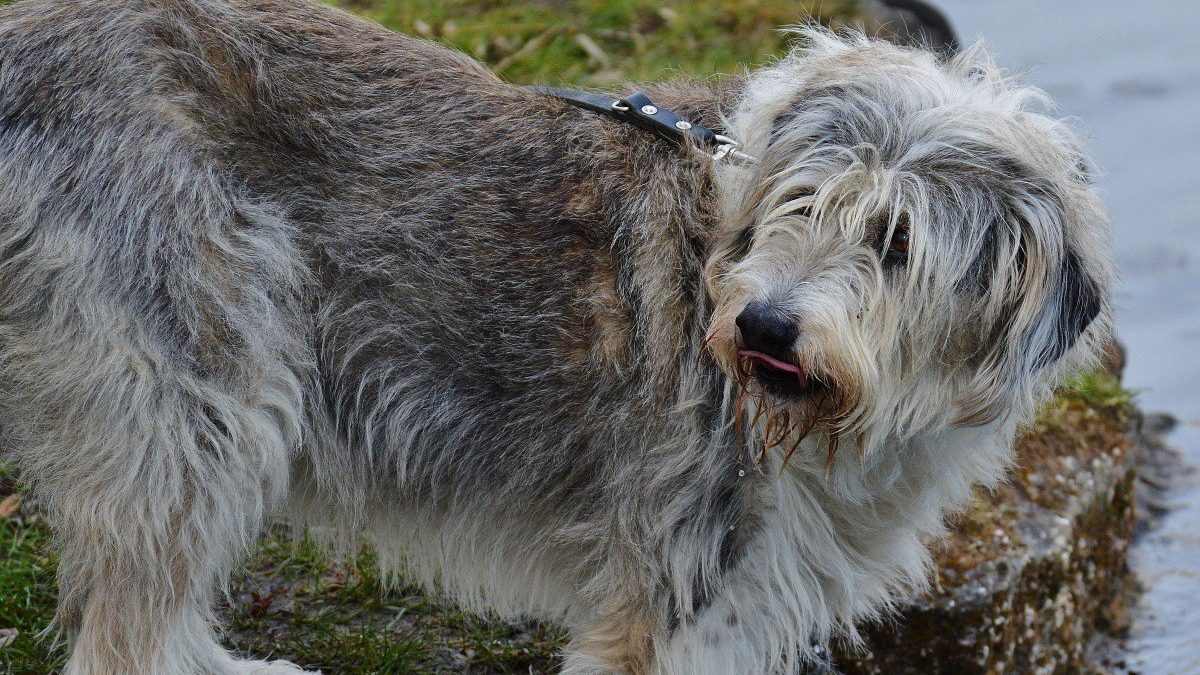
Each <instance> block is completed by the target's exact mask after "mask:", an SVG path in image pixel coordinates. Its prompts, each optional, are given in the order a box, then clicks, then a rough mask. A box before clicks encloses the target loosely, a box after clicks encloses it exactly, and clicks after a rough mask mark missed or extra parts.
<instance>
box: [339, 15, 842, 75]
mask: <svg viewBox="0 0 1200 675" xmlns="http://www.w3.org/2000/svg"><path fill="white" fill-rule="evenodd" d="M327 1H328V2H330V3H331V4H336V5H339V6H342V7H345V8H347V9H351V10H353V11H356V12H358V13H360V14H362V15H364V16H367V17H369V18H371V19H373V20H375V21H378V22H379V23H381V24H383V25H385V26H387V27H389V28H392V29H394V30H397V31H401V32H405V33H411V34H415V35H423V36H425V37H430V38H433V39H436V40H440V41H443V42H446V43H448V44H450V45H453V46H454V47H456V48H458V49H461V50H462V51H464V52H467V53H468V54H471V55H473V56H475V57H476V58H479V59H481V60H483V61H485V62H486V63H488V64H490V65H491V66H493V67H494V68H496V69H497V70H498V71H499V72H500V74H501V75H503V76H504V77H505V78H507V79H510V80H512V81H515V82H522V83H527V82H541V83H549V84H558V83H575V84H584V85H595V86H602V85H604V84H609V83H612V82H615V81H621V80H641V81H644V80H655V79H661V78H663V77H664V76H665V75H669V74H690V75H696V76H701V77H705V76H708V75H711V74H713V73H717V72H737V71H739V69H740V68H741V67H742V66H745V65H755V64H760V63H762V62H764V61H767V60H769V59H771V58H772V57H774V56H776V55H778V54H780V53H782V52H783V51H784V50H785V48H786V43H787V39H788V38H787V36H786V35H785V34H784V33H782V32H780V31H779V28H780V27H782V26H788V25H795V24H798V23H801V22H803V21H807V20H810V19H818V20H821V21H825V22H830V21H846V20H849V19H850V18H851V17H852V16H853V15H854V14H855V7H856V5H857V3H856V2H854V0H712V1H711V2H679V1H675V2H671V1H669V0H668V1H667V2H653V1H651V0H540V1H537V2H515V1H513V0H447V1H442V2H439V1H437V0H375V1H362V0H340V1H338V0H327ZM585 45H586V48H585ZM589 49H590V53H589Z"/></svg>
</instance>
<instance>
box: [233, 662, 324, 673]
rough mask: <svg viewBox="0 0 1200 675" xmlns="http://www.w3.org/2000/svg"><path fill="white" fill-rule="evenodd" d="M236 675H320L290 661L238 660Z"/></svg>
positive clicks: (317, 671) (316, 671)
mask: <svg viewBox="0 0 1200 675" xmlns="http://www.w3.org/2000/svg"><path fill="white" fill-rule="evenodd" d="M237 673H238V675H321V671H319V670H305V669H303V668H301V667H300V666H297V665H296V664H294V663H292V662H290V661H239V662H238V664H237Z"/></svg>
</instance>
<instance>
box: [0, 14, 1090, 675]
mask: <svg viewBox="0 0 1200 675" xmlns="http://www.w3.org/2000/svg"><path fill="white" fill-rule="evenodd" d="M806 40H807V43H808V44H809V45H810V46H809V47H808V48H806V49H803V50H799V51H797V52H796V53H795V54H793V55H791V56H789V57H787V58H786V59H784V60H782V61H781V62H779V63H777V64H775V65H773V66H771V67H768V68H766V69H764V70H761V71H758V72H755V73H752V74H749V75H748V76H747V77H745V78H730V79H726V80H722V81H718V82H704V83H699V82H677V83H673V84H667V85H659V86H655V87H651V88H650V92H651V94H652V96H653V97H654V98H655V99H656V100H658V101H660V102H661V103H663V104H665V105H667V106H670V107H671V108H673V109H675V110H676V111H678V112H680V113H682V114H684V115H686V116H690V117H692V118H694V119H695V120H698V121H701V122H703V123H705V124H708V125H710V126H713V127H716V128H721V129H724V130H726V131H728V132H730V133H733V134H736V135H737V136H739V137H741V138H742V139H743V140H744V141H745V143H746V149H747V151H749V152H750V153H751V154H754V155H756V156H758V157H759V158H760V159H761V162H760V163H759V164H758V165H755V166H739V165H734V164H721V165H719V166H714V165H713V164H712V163H711V162H710V161H709V160H708V158H707V157H706V156H705V155H704V154H702V153H699V152H691V151H685V150H681V149H680V148H677V147H675V146H673V145H671V144H670V143H668V142H665V141H661V140H658V139H655V138H652V137H649V136H648V135H647V134H646V133H645V132H642V131H639V130H637V129H635V128H633V127H631V126H629V125H622V124H620V123H617V122H614V121H611V120H607V119H603V118H601V117H599V116H596V115H594V114H589V113H586V112H582V111H580V110H578V109H575V108H572V107H570V106H568V105H565V104H563V103H561V102H558V101H555V100H552V99H550V98H548V97H546V96H543V95H540V94H536V93H532V92H530V91H527V90H523V89H521V88H518V87H514V86H510V85H507V84H505V83H502V82H501V81H499V80H498V79H497V78H496V77H495V76H494V75H492V74H491V73H489V72H488V71H487V70H486V69H485V68H484V67H483V66H481V65H479V64H478V63H476V62H474V61H472V60H471V59H469V58H467V57H466V56H464V55H462V54H459V53H456V52H453V51H450V50H448V49H446V48H444V47H441V46H437V45H434V44H431V43H428V42H424V41H420V40H416V39H412V38H408V37H404V36H400V35H396V34H393V33H390V32H388V31H385V30H383V29H382V28H380V27H378V26H375V25H372V24H369V23H366V22H364V21H362V20H359V19H356V18H354V17H352V16H351V15H349V14H347V13H344V12H341V11H338V10H335V9H331V8H329V7H325V6H320V5H317V4H312V3H292V2H282V1H272V0H261V1H251V0H234V1H232V2H220V1H217V0H193V1H191V2H183V1H182V0H119V1H114V2H103V3H72V2H63V1H60V2H51V1H47V0H22V1H19V2H17V3H16V4H15V5H13V6H11V7H8V8H5V9H4V10H3V12H2V14H0V157H2V158H3V159H2V160H0V428H2V429H3V432H4V435H5V447H6V452H7V453H8V454H9V456H11V457H12V458H14V459H15V460H16V462H17V463H18V465H19V466H20V467H21V469H22V471H23V474H24V475H25V476H26V477H27V478H28V479H30V480H31V481H32V482H33V484H34V485H35V487H36V489H37V490H38V491H39V492H40V493H41V494H42V495H44V496H45V504H46V507H47V510H48V517H49V519H50V521H51V522H52V523H53V525H54V527H55V531H56V536H57V543H58V547H59V551H60V553H61V565H60V567H59V578H58V582H59V590H60V607H59V613H58V620H57V624H58V626H59V627H60V628H61V629H62V630H63V631H64V634H65V635H66V636H67V637H68V638H69V640H70V642H71V649H72V655H71V658H70V662H69V664H68V666H67V670H66V672H67V673H69V674H70V675H82V674H84V673H111V672H136V673H161V674H180V673H247V672H262V673H267V672H280V673H283V672H295V671H294V669H293V668H292V667H291V666H290V665H288V664H284V663H278V662H277V663H274V664H266V663H263V662H246V661H237V660H235V659H234V658H232V657H231V656H230V655H228V654H227V653H226V652H225V651H224V650H222V649H221V648H220V647H219V646H218V645H217V643H216V641H215V640H214V636H213V627H212V624H213V614H212V611H211V607H212V605H213V602H214V601H215V600H216V599H217V598H218V597H219V595H220V593H221V589H223V588H224V586H225V583H226V581H227V579H228V575H229V573H230V570H231V569H232V568H233V567H234V565H235V564H236V561H237V560H238V557H239V556H240V555H241V554H242V553H243V552H244V551H245V550H246V548H247V547H248V546H250V545H251V544H252V543H253V542H254V539H255V537H256V535H257V534H258V533H259V531H260V529H261V528H262V526H263V524H264V522H265V521H266V519H267V518H269V517H271V516H273V515H276V514H283V515H286V516H288V517H290V518H291V519H292V520H294V521H295V522H297V523H299V524H301V525H305V526H308V527H309V528H311V530H312V531H313V532H314V533H316V534H318V535H321V536H323V537H324V538H325V539H326V540H328V541H329V542H330V543H331V545H334V546H337V545H341V546H350V545H353V544H354V543H355V542H358V541H362V540H367V541H370V542H372V543H373V544H374V545H375V546H376V547H377V548H378V550H379V552H380V560H381V562H382V564H383V565H384V567H385V569H387V570H389V571H400V572H403V573H404V574H407V575H409V576H410V577H411V578H414V579H417V580H419V581H421V582H423V583H425V584H426V585H427V586H428V587H430V588H434V589H439V590H442V591H445V592H446V593H448V594H449V595H451V596H452V597H453V598H455V599H456V600H457V601H458V602H460V603H462V605H463V606H465V607H467V608H470V609H473V610H477V611H487V612H494V613H498V614H501V615H504V616H517V615H531V616H537V617H541V618H545V619H549V620H554V621H560V622H563V623H564V624H565V625H567V626H568V627H569V628H570V629H571V630H572V635H573V638H572V642H571V644H570V645H569V647H568V648H567V651H566V655H565V663H564V671H565V672H569V673H599V672H612V671H626V672H645V673H699V672H711V673H728V672H747V673H749V672H762V673H785V672H792V671H794V670H796V669H797V668H800V667H801V666H802V664H803V663H805V662H806V661H808V660H810V659H812V658H815V656H814V654H815V653H814V651H813V646H814V645H819V644H822V643H824V642H826V641H827V640H829V639H830V638H831V637H833V636H835V635H846V636H851V637H852V636H853V634H854V624H855V622H856V621H859V620H862V619H865V618H869V617H873V616H878V615H879V614H880V612H881V611H883V610H884V609H885V608H886V607H887V606H888V604H889V603H890V602H891V601H892V599H893V598H895V597H897V594H898V593H900V592H902V591H905V590H910V589H913V588H920V587H921V586H923V584H924V583H925V569H926V565H927V561H928V555H927V552H926V549H925V546H924V544H923V543H922V542H923V537H925V536H927V535H931V534H936V533H938V532H940V531H941V529H942V518H943V515H944V514H945V513H946V512H947V511H948V510H950V509H952V508H955V507H956V506H958V505H960V504H962V503H963V502H964V500H965V499H966V498H967V497H968V495H969V491H970V488H971V486H972V485H974V484H976V483H979V482H985V483H986V482H991V481H994V480H996V479H997V478H998V477H999V476H1000V475H1001V473H1002V470H1003V468H1004V466H1005V463H1006V462H1007V461H1008V458H1009V457H1010V452H1011V445H1012V440H1013V434H1014V432H1015V429H1016V428H1017V425H1018V424H1019V423H1020V422H1022V421H1023V420H1026V419H1028V417H1029V415H1031V413H1032V411H1033V409H1034V406H1035V405H1036V404H1037V402H1038V401H1039V400H1041V399H1042V398H1044V396H1045V395H1046V393H1047V392H1048V391H1049V386H1050V385H1051V384H1052V383H1053V382H1054V381H1055V378H1056V377H1057V374H1058V373H1059V372H1061V371H1063V370H1065V369H1069V368H1070V367H1073V365H1075V364H1077V363H1080V362H1082V360H1084V359H1086V358H1087V356H1088V355H1089V354H1090V353H1091V351H1092V345H1093V344H1094V342H1095V341H1096V340H1097V339H1099V338H1102V337H1103V336H1104V335H1105V334H1106V332H1107V326H1108V313H1109V309H1108V296H1109V288H1110V285H1111V279H1112V271H1111V263H1110V261H1109V243H1108V237H1109V232H1108V224H1107V216H1106V214H1105V213H1104V211H1103V209H1102V207H1101V206H1100V205H1099V202H1098V201H1097V200H1096V197H1095V194H1094V192H1093V191H1092V189H1091V187H1090V186H1089V185H1088V184H1087V183H1086V181H1085V180H1084V177H1083V176H1082V175H1081V174H1080V171H1079V169H1078V167H1079V166H1080V164H1079V162H1080V155H1079V151H1078V149H1077V148H1076V144H1075V142H1074V139H1073V137H1072V135H1071V134H1070V132H1069V131H1068V130H1067V129H1066V127H1065V126H1063V125H1062V124H1060V123H1059V122H1057V121H1055V120H1053V119H1051V118H1050V117H1047V116H1046V115H1043V114H1041V113H1038V112H1035V111H1033V110H1031V109H1030V106H1029V104H1030V101H1031V100H1032V99H1036V94H1035V93H1034V92H1033V91H1032V90H1030V89H1028V88H1026V87H1024V86H1022V85H1020V84H1017V83H1012V82H1009V81H1007V80H1005V79H1003V78H1001V77H1000V75H999V74H998V73H997V72H996V70H995V68H994V66H992V65H991V63H990V62H989V61H988V60H987V59H986V57H985V56H984V55H982V54H981V53H979V52H977V51H976V52H972V53H970V54H968V55H966V56H963V57H960V58H959V59H957V60H955V61H953V62H952V63H950V64H949V65H945V64H941V63H939V62H938V61H937V60H936V59H935V57H933V56H932V55H929V54H926V53H923V52H919V51H913V50H904V49H900V48H896V47H892V46H888V45H884V44H880V43H874V42H869V41H866V40H865V39H862V38H858V37H854V36H848V37H836V36H833V35H831V34H827V33H821V32H810V33H809V34H808V35H807V38H806ZM798 187H800V188H803V187H809V188H815V191H811V192H810V193H803V192H802V193H801V196H800V197H799V198H798V199H799V200H800V202H796V199H795V198H793V197H791V196H790V195H795V194H797V193H796V192H795V189H796V188H798ZM792 202H795V203H792ZM801 202H802V203H801ZM800 206H806V207H809V208H811V209H812V211H811V213H812V215H811V217H802V216H798V215H796V209H797V208H799V207H800ZM901 214H905V215H906V216H907V217H908V218H910V220H911V222H912V223H913V228H914V252H913V256H914V257H913V260H912V263H911V265H910V266H909V268H908V272H907V273H895V272H894V271H893V272H885V271H884V270H883V269H882V268H881V267H880V263H879V258H878V255H877V251H876V249H874V248H873V244H871V243H870V242H871V241H872V240H871V236H877V235H878V232H875V231H873V230H871V228H872V227H874V228H875V229H876V230H878V229H879V228H880V227H882V228H883V229H884V230H885V231H889V228H891V227H894V226H895V223H896V222H898V219H899V218H900V216H901ZM871 224H874V225H871ZM872 232H874V233H873V234H872ZM869 234H870V236H868V235H869ZM758 296H763V297H770V298H771V299H772V300H773V301H776V302H778V303H780V305H781V306H783V307H786V308H788V311H791V312H793V313H794V314H795V315H796V316H797V317H801V318H802V319H803V321H804V325H805V331H806V332H805V335H806V338H805V339H804V340H803V341H802V342H803V343H802V344H798V345H797V351H796V358H797V360H798V361H799V362H802V363H805V364H806V365H807V366H809V367H811V368H813V369H814V372H819V373H821V374H822V376H824V377H827V378H829V380H830V381H831V382H834V383H836V385H837V389H836V391H837V395H838V405H835V406H831V407H822V406H819V407H817V408H803V409H801V408H796V407H789V406H787V405H784V404H782V403H780V402H772V401H770V400H769V399H766V398H763V397H761V396H757V395H756V394H755V393H754V391H753V386H752V383H751V382H749V381H748V380H747V379H746V378H745V377H744V375H745V373H744V371H743V370H739V366H738V364H737V360H736V343H737V336H736V332H735V331H733V329H732V325H733V322H732V317H734V316H736V314H737V312H738V311H739V309H740V307H741V306H743V305H744V304H745V303H746V302H747V301H748V300H749V299H750V298H753V297H758ZM739 373H741V375H739ZM739 399H740V400H741V401H742V405H739ZM764 407H770V408H771V410H770V411H766V412H764V411H763V408H764ZM814 410H817V411H824V412H820V413H817V412H814ZM830 411H832V412H830ZM826 412H828V413H829V414H825V413H826ZM781 415H782V416H784V417H781ZM772 420H775V421H772ZM801 431H803V432H805V433H806V434H807V437H806V438H805V439H804V440H803V441H802V442H801V440H800V433H799V432H801ZM781 434H782V435H781ZM739 436H740V438H739ZM764 436H766V437H768V438H767V441H766V442H765V443H764ZM838 438H840V442H838V443H836V445H835V442H834V441H835V439H838ZM769 446H777V447H775V448H774V449H769ZM850 450H853V451H850ZM789 452H790V453H792V456H791V458H790V460H789V461H788V462H787V464H786V466H784V463H783V458H784V455H785V454H788V453H789Z"/></svg>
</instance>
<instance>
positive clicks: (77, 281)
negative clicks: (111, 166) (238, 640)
mask: <svg viewBox="0 0 1200 675" xmlns="http://www.w3.org/2000/svg"><path fill="white" fill-rule="evenodd" d="M206 181H208V182H207V183H206ZM213 182H215V181H213V180H212V178H211V174H210V175H209V177H207V178H206V177H205V176H197V177H193V179H191V180H189V179H184V178H181V179H180V181H179V183H180V185H187V186H188V187H189V188H190V189H191V190H193V193H191V194H188V193H186V191H185V190H184V189H183V188H180V189H178V190H177V192H176V193H175V194H174V195H173V196H172V198H171V199H169V200H156V199H155V196H154V195H145V194H143V195H142V197H143V198H144V200H145V201H143V202H141V204H144V206H142V207H141V208H143V209H144V211H152V210H153V209H157V208H161V209H162V210H164V211H165V212H166V213H163V214H158V213H151V214H150V215H149V216H147V220H149V221H150V222H149V224H146V225H142V226H140V227H142V228H143V229H140V230H139V231H136V232H132V233H125V232H120V231H116V232H104V233H102V234H100V235H99V236H96V235H93V233H92V232H89V231H87V230H86V229H84V228H73V227H69V226H62V225H61V224H60V223H61V222H62V221H61V220H60V221H57V222H55V221H40V222H32V223H18V225H17V226H18V227H20V226H25V227H24V230H25V231H24V232H23V233H19V234H17V235H14V234H11V233H5V237H4V244H5V245H7V246H8V247H9V248H8V249H6V251H5V254H6V255H5V256H4V257H3V259H2V260H0V288H2V289H3V290H2V291H0V302H2V303H3V311H2V312H0V315H2V317H3V318H2V319H0V414H2V416H3V419H0V427H2V428H3V429H4V432H5V435H6V437H7V438H6V440H7V441H8V445H9V447H10V450H11V451H12V452H13V453H14V454H15V456H16V459H17V465H18V466H19V467H20V469H21V471H22V474H23V475H24V476H25V477H26V478H28V479H29V480H30V481H31V482H32V484H33V485H34V489H35V490H36V491H37V492H38V493H39V494H40V495H41V496H42V503H43V504H44V505H45V507H46V516H47V518H48V520H49V522H50V523H51V524H52V526H53V528H54V531H55V536H56V543H57V547H58V550H59V553H60V563H59V568H58V585H59V610H58V614H57V619H56V623H57V627H58V629H59V630H60V631H61V632H62V633H63V634H64V635H65V637H66V638H67V641H68V643H69V646H70V649H71V656H70V659H69V661H68V663H67V666H66V669H65V672H66V673H67V674H69V675H85V674H89V675H90V674H95V675H100V674H106V675H107V674H112V673H136V674H154V675H184V674H187V675H193V674H199V673H205V674H208V673H223V674H230V673H250V672H259V673H280V672H299V671H297V670H293V669H292V668H291V667H289V666H287V665H286V664H282V663H276V664H267V663H263V662H257V663H249V662H239V661H236V660H234V659H233V658H232V657H231V656H229V655H228V654H227V653H226V652H225V651H224V650H223V649H221V648H220V647H219V645H218V644H217V641H216V639H215V631H214V627H213V623H214V615H213V612H212V608H211V605H212V602H213V601H214V599H216V598H217V597H219V595H220V593H221V592H222V591H221V589H223V588H224V584H225V583H226V581H227V579H228V576H229V574H230V572H231V570H232V569H233V567H234V565H235V563H236V562H237V559H238V557H239V555H240V554H241V552H242V551H244V550H245V549H246V547H247V546H249V545H250V544H251V543H252V542H253V541H254V539H255V537H256V535H257V534H258V532H259V529H260V526H261V524H262V521H263V519H264V517H265V515H266V514H267V513H268V512H269V511H270V510H271V509H272V508H273V507H274V506H275V505H276V504H277V503H279V501H280V500H281V499H282V498H283V497H284V495H285V492H286V490H287V485H288V472H289V463H290V461H291V457H292V453H293V452H294V450H295V448H297V447H298V444H299V438H300V435H301V434H300V432H301V429H302V427H303V423H302V422H301V420H302V419H303V418H302V416H301V415H302V413H301V408H302V399H303V396H302V391H303V387H302V385H301V382H302V380H303V375H302V371H303V369H302V367H300V366H297V365H296V364H297V363H299V362H300V361H303V358H302V357H296V356H295V355H294V352H293V353H292V355H291V356H289V355H288V350H289V349H290V348H291V346H293V345H294V344H297V343H298V341H299V338H297V337H296V333H297V332H299V331H297V330H296V329H295V327H294V326H295V323H296V322H295V317H294V313H292V314H293V316H291V317H290V318H289V316H288V315H289V314H290V310H287V309H286V307H285V304H286V303H287V302H288V300H287V299H286V297H287V293H288V292H289V291H288V290H287V289H286V288H284V287H283V285H282V284H281V283H280V282H278V280H277V277H279V276H280V275H283V276H286V274H284V272H286V270H283V271H281V267H283V266H285V265H287V264H289V263H288V262H287V261H288V260H294V258H292V257H290V256H291V254H292V252H291V251H289V250H288V249H287V247H286V240H285V239H281V238H280V237H277V236H276V234H277V233H278V230H279V226H280V223H279V222H272V219H271V218H270V217H269V215H268V214H266V213H264V212H255V210H254V208H251V207H250V206H247V205H244V204H236V203H234V202H233V200H232V199H230V198H229V197H228V196H227V195H228V191H227V190H225V189H224V186H221V185H219V184H212V183H213ZM135 185H136V184H135ZM189 200H191V201H189ZM53 206H54V205H53V204H48V205H46V206H45V207H43V212H45V211H49V210H51V209H52V208H53ZM188 214H199V215H198V216H197V217H194V218H193V219H191V220H186V218H187V216H188ZM167 216H171V218H170V219H169V220H168V219H167ZM0 220H2V219H0ZM180 223H182V224H180ZM172 235H173V236H176V237H178V238H177V239H176V240H175V241H171V242H169V243H166V244H163V243H162V241H161V239H163V238H166V237H168V236H172ZM184 237H191V238H193V239H192V240H190V241H188V240H184ZM155 238H159V239H160V241H159V242H155V241H154V240H155ZM147 240H150V243H147ZM122 243H123V244H125V245H127V246H129V247H130V249H129V250H120V249H117V250H112V249H115V248H117V247H118V246H119V245H121V244H122ZM155 243H159V244H162V247H163V248H162V250H159V251H156V252H150V251H146V248H149V247H150V246H152V245H153V244H155ZM104 246H109V247H111V248H110V250H108V251H105V250H103V247H104ZM166 253H169V254H170V255H169V256H166V255H164V254H166ZM156 255H157V256H163V257H162V258H160V259H159V260H158V261H155V260H154V257H155V256H156ZM106 265H109V266H108V267H106ZM147 268H150V269H147Z"/></svg>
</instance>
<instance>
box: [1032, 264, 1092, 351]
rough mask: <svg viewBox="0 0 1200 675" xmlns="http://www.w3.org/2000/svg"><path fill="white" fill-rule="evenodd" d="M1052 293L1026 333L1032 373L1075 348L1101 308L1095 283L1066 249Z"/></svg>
mask: <svg viewBox="0 0 1200 675" xmlns="http://www.w3.org/2000/svg"><path fill="white" fill-rule="evenodd" d="M1051 288H1053V289H1054V291H1053V292H1052V293H1051V294H1050V297H1049V298H1047V302H1046V309H1045V310H1044V312H1043V314H1042V317H1041V319H1040V320H1039V321H1038V322H1037V323H1036V324H1035V325H1034V326H1033V327H1032V329H1031V330H1030V331H1029V332H1028V333H1027V334H1026V338H1025V347H1026V348H1027V349H1028V350H1030V353H1031V355H1032V356H1033V361H1032V366H1033V368H1034V370H1042V369H1044V368H1046V367H1047V366H1050V365H1052V364H1054V363H1055V362H1057V361H1058V360H1059V359H1061V358H1062V357H1063V356H1065V355H1066V354H1067V352H1069V351H1070V350H1071V347H1073V346H1075V343H1076V342H1077V341H1078V340H1079V338H1080V336H1081V335H1083V332H1084V331H1085V330H1087V328H1088V326H1090V325H1091V324H1092V322H1093V321H1095V320H1096V317H1098V316H1099V315H1100V311H1101V309H1102V306H1103V305H1102V300H1101V296H1100V289H1099V287H1098V284H1097V283H1096V282H1095V280H1093V279H1092V278H1091V277H1089V276H1088V274H1087V272H1086V270H1084V269H1083V264H1082V262H1081V261H1080V258H1079V255H1078V254H1077V253H1075V252H1074V251H1072V250H1070V249H1068V250H1067V252H1066V255H1065V256H1063V264H1062V267H1061V269H1060V270H1059V273H1058V279H1057V282H1056V283H1053V284H1052V285H1051Z"/></svg>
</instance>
